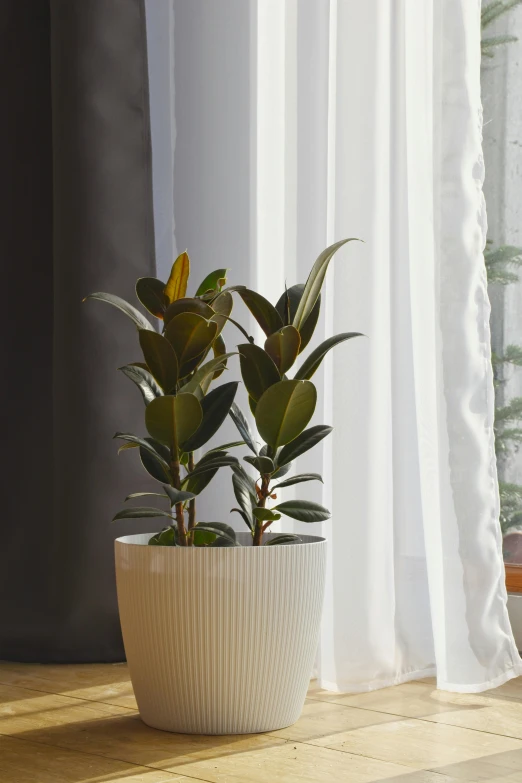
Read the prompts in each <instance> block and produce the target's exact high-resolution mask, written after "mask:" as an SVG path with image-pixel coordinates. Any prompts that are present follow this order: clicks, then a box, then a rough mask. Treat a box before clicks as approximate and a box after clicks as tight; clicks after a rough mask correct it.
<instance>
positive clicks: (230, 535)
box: [195, 522, 238, 546]
mask: <svg viewBox="0 0 522 783" xmlns="http://www.w3.org/2000/svg"><path fill="white" fill-rule="evenodd" d="M195 529H196V530H206V531H207V532H208V533H214V535H216V536H217V537H218V538H223V539H224V540H225V541H228V543H229V544H231V545H232V546H238V544H237V542H236V531H235V530H234V528H233V527H230V525H227V524H225V522H198V524H197V525H196V528H195Z"/></svg>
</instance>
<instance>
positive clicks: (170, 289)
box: [165, 250, 190, 303]
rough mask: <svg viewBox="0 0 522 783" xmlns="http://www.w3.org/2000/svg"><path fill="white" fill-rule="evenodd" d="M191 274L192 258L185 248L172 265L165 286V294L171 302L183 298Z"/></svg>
mask: <svg viewBox="0 0 522 783" xmlns="http://www.w3.org/2000/svg"><path fill="white" fill-rule="evenodd" d="M189 274H190V259H189V257H188V253H187V251H186V250H185V251H184V252H183V253H181V255H179V256H178V257H177V258H176V260H175V261H174V263H173V265H172V271H171V273H170V277H169V279H168V280H167V285H166V286H165V296H166V297H167V299H168V300H169V302H171V303H172V302H175V301H176V299H181V298H182V297H183V296H185V294H186V293H187V282H188V278H189Z"/></svg>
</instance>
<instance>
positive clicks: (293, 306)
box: [276, 283, 321, 353]
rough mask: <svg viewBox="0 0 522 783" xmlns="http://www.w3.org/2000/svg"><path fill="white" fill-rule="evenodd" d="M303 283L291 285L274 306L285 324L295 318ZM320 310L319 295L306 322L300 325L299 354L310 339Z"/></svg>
mask: <svg viewBox="0 0 522 783" xmlns="http://www.w3.org/2000/svg"><path fill="white" fill-rule="evenodd" d="M303 291H304V283H299V284H297V285H293V286H292V287H291V288H289V289H288V290H287V291H285V292H284V294H283V295H282V296H281V298H280V299H279V301H278V303H277V304H276V310H277V312H278V313H279V315H280V316H281V318H282V319H283V321H284V322H285V324H291V323H292V321H293V320H294V318H295V314H296V312H297V308H298V307H299V302H300V301H301V297H302V296H303ZM320 310H321V294H319V296H318V297H317V301H316V303H315V305H314V306H313V308H312V311H311V313H310V315H309V316H308V318H307V319H306V321H305V322H304V323H303V324H301V328H300V329H299V334H300V336H301V345H300V346H299V353H302V351H304V349H305V348H306V346H307V345H308V343H309V342H310V340H311V339H312V336H313V333H314V331H315V327H316V326H317V321H318V320H319V312H320Z"/></svg>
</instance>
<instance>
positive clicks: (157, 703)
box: [115, 533, 326, 734]
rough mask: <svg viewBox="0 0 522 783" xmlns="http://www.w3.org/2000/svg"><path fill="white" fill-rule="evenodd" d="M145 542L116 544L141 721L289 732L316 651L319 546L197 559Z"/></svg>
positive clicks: (189, 730) (170, 726)
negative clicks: (281, 729) (284, 729)
mask: <svg viewBox="0 0 522 783" xmlns="http://www.w3.org/2000/svg"><path fill="white" fill-rule="evenodd" d="M149 538H150V534H144V535H134V536H124V537H123V538H119V539H118V540H117V541H116V545H115V546H116V579H117V586H118V604H119V608H120V619H121V626H122V631H123V641H124V644H125V652H126V655H127V660H128V664H129V671H130V676H131V680H132V685H133V688H134V692H135V694H136V700H137V702H138V708H139V711H140V714H141V717H142V719H143V720H144V722H145V723H147V724H148V725H149V726H153V727H155V728H158V729H163V730H165V731H175V732H180V733H184V734H243V733H249V732H259V731H269V730H273V729H280V728H283V727H284V726H289V725H290V724H292V723H294V722H295V721H296V720H297V719H298V717H299V715H300V714H301V710H302V707H303V703H304V700H305V697H306V691H307V688H308V684H309V680H310V675H311V672H312V666H313V662H314V656H315V652H316V648H317V642H318V635H319V625H320V621H321V610H322V603H323V594H324V580H325V568H326V541H325V539H324V538H318V537H317V536H301V538H302V541H303V543H300V544H290V545H282V546H264V547H253V546H241V547H230V548H224V547H223V548H216V549H210V548H208V549H207V548H203V547H189V548H181V547H158V546H147V541H148V539H149ZM238 540H239V541H240V542H241V543H244V544H248V543H249V542H250V541H251V537H250V535H249V534H248V533H244V534H239V535H238Z"/></svg>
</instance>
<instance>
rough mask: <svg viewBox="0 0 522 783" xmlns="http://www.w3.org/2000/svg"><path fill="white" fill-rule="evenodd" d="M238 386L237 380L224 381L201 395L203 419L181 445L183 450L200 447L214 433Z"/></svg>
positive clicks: (228, 408)
mask: <svg viewBox="0 0 522 783" xmlns="http://www.w3.org/2000/svg"><path fill="white" fill-rule="evenodd" d="M238 386H239V382H238V381H231V382H230V383H224V384H223V385H222V386H218V388H217V389H213V391H211V392H209V393H208V394H207V395H206V396H205V397H203V399H202V400H201V408H202V410H203V419H202V421H201V424H200V425H199V427H198V429H197V430H196V432H195V433H194V435H192V437H191V438H189V439H188V440H187V441H186V442H185V444H184V447H183V448H184V449H185V451H196V449H200V448H201V447H202V446H204V445H205V443H207V442H208V441H209V440H210V438H211V437H212V436H213V435H215V434H216V432H217V431H218V429H219V428H220V427H221V425H222V424H223V422H224V421H225V419H226V417H227V415H228V412H229V411H230V406H231V405H232V403H233V402H234V397H235V396H236V392H237V387H238Z"/></svg>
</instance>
